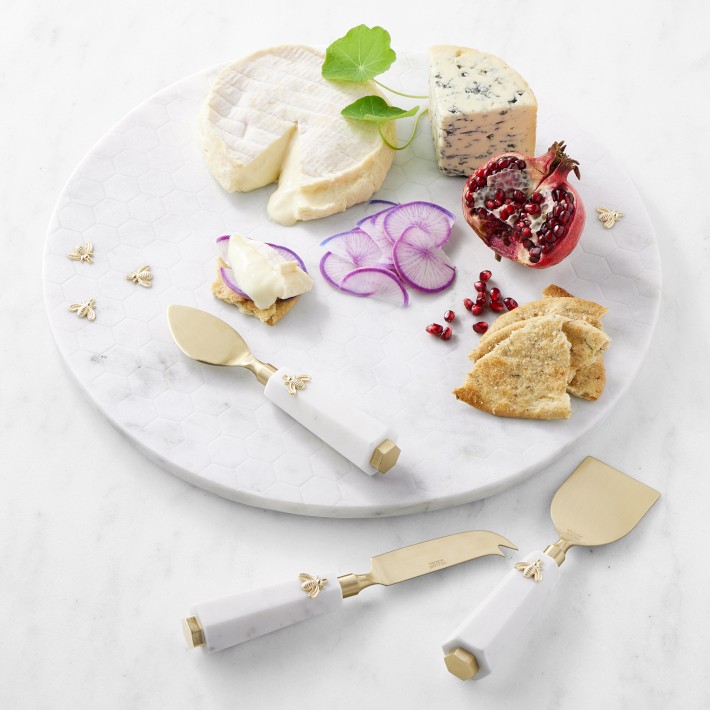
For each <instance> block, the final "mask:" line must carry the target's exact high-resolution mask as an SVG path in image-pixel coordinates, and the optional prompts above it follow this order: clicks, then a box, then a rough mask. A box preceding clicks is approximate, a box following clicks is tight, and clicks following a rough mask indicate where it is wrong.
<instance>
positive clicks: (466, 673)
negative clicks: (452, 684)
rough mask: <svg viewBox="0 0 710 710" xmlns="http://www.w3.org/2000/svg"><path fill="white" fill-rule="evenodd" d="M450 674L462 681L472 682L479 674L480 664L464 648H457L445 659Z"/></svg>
mask: <svg viewBox="0 0 710 710" xmlns="http://www.w3.org/2000/svg"><path fill="white" fill-rule="evenodd" d="M444 663H446V667H447V668H448V670H449V673H451V674H452V675H455V676H456V677H457V678H460V679H461V680H471V678H473V676H475V675H476V673H478V663H477V662H476V659H475V658H474V656H473V654H472V653H469V652H468V651H466V650H465V649H463V648H455V649H454V650H453V651H449V652H448V653H447V654H446V656H445V657H444Z"/></svg>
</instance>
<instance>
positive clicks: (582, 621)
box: [0, 0, 710, 709]
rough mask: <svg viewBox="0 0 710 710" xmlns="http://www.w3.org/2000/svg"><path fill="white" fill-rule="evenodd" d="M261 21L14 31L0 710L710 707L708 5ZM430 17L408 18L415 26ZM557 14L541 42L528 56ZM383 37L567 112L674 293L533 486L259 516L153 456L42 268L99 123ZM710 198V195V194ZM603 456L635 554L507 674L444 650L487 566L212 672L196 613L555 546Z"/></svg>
mask: <svg viewBox="0 0 710 710" xmlns="http://www.w3.org/2000/svg"><path fill="white" fill-rule="evenodd" d="M332 8H333V6H332V4H331V3H326V2H311V3H307V2H306V3H300V4H298V5H297V4H295V3H290V2H289V3H270V4H268V5H267V4H263V5H258V4H249V6H248V10H243V9H240V7H239V6H238V5H237V3H227V2H224V1H216V2H213V3H210V4H209V6H207V4H205V3H199V4H198V3H196V2H195V3H189V2H173V3H167V2H160V3H153V4H151V6H150V7H148V6H147V4H146V3H139V2H137V1H136V0H124V1H123V2H120V3H119V2H114V1H111V2H105V3H100V4H99V3H89V2H86V1H85V2H67V1H64V2H61V1H59V2H56V3H53V4H51V5H47V4H46V3H39V2H36V0H35V1H34V2H28V3H23V4H19V3H15V4H13V5H11V6H9V7H8V8H6V9H5V12H4V19H3V23H2V25H1V26H0V60H1V61H0V66H1V67H2V70H1V71H0V95H1V96H2V99H3V104H2V105H3V109H4V110H3V113H2V119H1V120H2V123H1V124H0V125H1V127H2V130H1V131H0V155H1V156H2V166H3V170H2V173H0V189H1V190H2V194H3V200H2V207H0V230H1V233H2V238H3V245H4V254H5V257H6V258H5V267H4V269H3V278H4V288H3V297H2V300H1V301H0V319H1V320H0V324H1V326H2V327H1V328H0V364H1V365H2V367H1V368H0V392H1V393H2V394H1V395H0V402H1V403H2V406H1V407H0V415H1V417H2V419H1V420H0V421H1V424H2V426H0V451H1V452H2V467H1V469H2V476H1V477H0V606H1V608H2V609H3V612H4V618H3V622H2V628H3V631H4V641H3V643H2V644H1V645H0V707H2V708H6V707H7V708H13V709H14V708H32V709H34V708H96V707H100V708H110V709H112V708H155V707H170V708H222V707H224V708H226V707H233V706H235V705H237V704H238V705H240V706H243V707H247V706H250V707H255V708H261V707H285V708H290V707H294V708H295V707H299V708H300V707H304V706H307V707H311V708H320V707H327V706H331V705H332V704H333V702H336V701H337V702H339V704H340V705H341V706H342V707H346V708H348V707H352V708H355V707H361V706H362V705H368V706H370V707H376V708H378V707H391V706H393V705H394V706H398V707H399V706H402V707H405V706H408V707H413V708H419V707H421V708H424V707H444V706H446V707H468V706H473V705H475V706H476V707H477V708H530V707H535V708H575V709H577V708H598V707H608V708H637V707H644V708H651V709H655V708H659V709H662V708H663V709H665V708H676V707H677V708H684V709H685V708H702V707H707V706H708V705H709V704H710V684H709V683H708V678H707V669H706V665H707V664H706V661H705V659H706V656H707V652H706V643H705V639H706V637H707V629H708V628H710V615H709V612H708V606H707V603H706V600H707V597H708V592H707V588H708V582H709V581H710V571H709V568H708V565H707V563H706V560H705V557H706V555H705V553H704V551H705V547H706V544H707V542H708V539H709V538H710V516H708V514H707V505H708V504H707V501H708V499H709V498H710V483H709V482H708V481H709V479H708V477H707V475H706V474H705V470H704V465H705V463H706V459H707V456H704V455H703V454H705V453H706V452H707V449H708V447H707V444H706V441H707V431H708V424H709V423H710V422H709V419H710V417H709V416H708V410H707V405H706V402H705V400H706V397H707V395H708V394H709V393H710V387H709V384H710V383H709V381H708V375H707V371H706V370H705V369H704V356H705V354H706V352H707V351H708V344H709V343H708V335H707V333H708V326H709V325H710V323H709V322H708V321H709V320H710V319H709V318H708V315H707V312H708V311H707V306H706V303H707V301H708V297H709V296H710V293H709V292H710V289H709V288H708V286H707V285H706V284H707V281H706V273H707V270H708V267H709V266H710V263H709V262H710V256H709V252H708V239H709V238H710V233H709V231H708V226H707V219H706V217H705V215H704V214H703V211H702V208H703V205H704V204H705V203H706V201H707V200H706V196H705V194H704V190H705V188H706V182H707V181H706V179H705V175H706V172H707V170H706V166H707V165H708V163H709V162H710V145H709V139H708V131H707V126H706V124H707V110H708V109H709V108H710V106H709V105H708V100H707V98H706V96H705V94H704V90H705V87H707V84H708V81H710V67H709V66H708V64H709V62H710V59H709V58H708V53H707V49H706V47H707V36H706V35H707V32H706V29H707V25H708V22H707V20H708V11H707V9H706V7H705V4H704V3H702V2H699V0H694V1H692V2H686V3H683V4H682V5H681V4H678V5H677V7H674V6H673V5H672V4H671V3H667V2H649V3H646V4H644V5H640V4H634V5H633V6H632V5H631V4H629V5H622V4H621V3H612V2H606V1H603V2H598V3H594V4H588V6H583V7H577V6H575V5H568V6H559V5H558V6H557V7H556V8H555V10H554V14H552V15H548V13H549V11H550V8H551V4H550V3H543V2H522V1H521V2H508V3H505V4H504V5H503V4H501V3H497V4H495V5H494V4H492V3H488V4H482V3H472V2H470V1H467V2H456V3H451V4H449V5H448V6H446V8H442V7H432V6H426V7H425V8H424V9H422V10H418V11H417V12H416V13H414V12H413V11H412V10H411V9H408V8H407V7H405V6H404V5H401V6H400V5H399V4H397V5H395V4H394V3H393V4H391V6H387V7H385V6H384V4H383V3H381V2H369V1H368V2H361V3H359V4H358V5H357V7H355V6H354V5H353V6H349V5H338V6H337V15H338V19H337V20H334V19H331V18H330V15H332V14H334V13H333V9H332ZM408 13H412V16H407V15H408ZM537 18H541V19H544V24H545V28H546V29H545V34H544V35H539V34H538V35H534V36H531V37H529V38H526V34H525V33H526V32H529V28H530V27H531V25H533V23H534V20H536V19H537ZM360 22H365V23H368V24H381V25H383V26H385V27H387V28H388V29H389V30H390V31H391V32H392V34H393V36H394V43H395V46H396V47H403V48H408V49H415V50H417V49H424V48H426V47H427V46H429V45H430V44H435V43H458V44H464V45H474V46H476V45H477V46H479V47H480V48H482V49H486V50H489V51H492V52H494V53H497V54H499V55H501V56H503V57H505V58H506V59H508V60H509V61H510V63H511V64H512V65H513V66H516V67H517V68H519V69H520V70H521V71H524V73H525V75H526V77H527V78H528V79H529V81H530V82H531V84H532V86H533V87H534V89H535V91H536V93H537V96H538V99H539V100H540V101H545V100H546V99H549V100H553V99H555V100H557V99H558V97H559V96H560V95H561V94H564V95H566V96H567V97H568V101H569V111H570V112H571V113H573V114H574V115H575V116H576V117H578V118H579V120H580V121H581V122H584V123H586V124H587V125H588V126H589V127H590V128H591V129H593V130H594V132H595V134H596V135H597V136H598V137H599V139H600V140H602V141H603V142H604V144H605V145H607V146H609V147H610V148H611V149H613V151H614V152H615V154H616V157H617V158H618V159H619V160H620V161H621V162H622V164H623V165H624V166H625V167H626V169H627V170H628V171H629V172H630V173H631V175H632V176H633V177H634V179H635V181H636V184H637V186H638V188H639V190H640V192H641V194H642V196H643V198H644V200H645V203H646V205H647V208H648V210H649V212H650V214H651V216H652V218H653V220H654V223H655V226H656V229H657V231H658V233H659V238H660V247H661V253H662V257H663V260H664V298H663V303H662V313H661V319H660V324H659V328H658V330H657V333H656V335H655V337H654V341H653V345H652V350H651V353H650V355H649V357H648V358H647V360H646V362H645V364H644V366H643V368H642V370H641V372H640V374H639V376H638V377H637V379H636V381H635V382H634V383H633V384H632V386H631V387H630V389H629V391H628V393H627V394H626V396H625V397H624V398H623V399H622V401H621V402H620V404H619V406H618V407H617V408H616V409H615V411H614V412H613V413H612V414H611V416H610V417H609V418H608V419H607V420H606V421H605V422H603V423H602V424H601V425H599V426H598V427H597V428H596V429H595V430H594V432H593V433H592V434H591V435H589V436H588V437H587V438H586V440H585V441H584V443H583V444H580V445H579V446H577V447H575V449H574V450H572V451H570V452H568V453H566V454H565V455H564V456H562V457H561V458H559V459H558V460H557V461H556V462H555V463H554V464H553V465H551V466H550V467H549V468H548V469H547V470H546V471H544V472H542V473H540V474H539V475H537V476H536V477H534V478H533V479H531V480H529V481H527V482H526V483H524V484H522V485H520V486H518V487H515V488H513V489H511V490H508V491H506V492H504V493H501V494H499V495H498V496H496V497H494V498H489V499H486V500H483V501H480V502H477V503H471V504H468V505H465V506H461V507H458V508H454V509H450V510H444V511H436V512H431V513H427V514H419V515H414V516H405V517H400V518H388V519H374V520H357V519H350V520H333V519H318V518H306V517H296V516H290V515H286V514H282V513H275V512H267V511H261V510H258V509H255V508H248V507H245V506H241V505H239V504H236V503H233V502H230V501H227V500H224V499H221V498H218V497H216V496H213V495H211V494H209V493H206V492H204V491H201V490H199V489H197V488H194V487H191V486H190V485H188V484H186V483H184V482H182V481H180V480H179V479H177V478H176V477H174V476H172V475H170V474H168V473H166V472H164V471H163V470H162V469H160V468H159V467H157V466H156V465H154V464H153V463H151V462H149V461H148V460H147V459H145V458H144V457H143V456H142V455H141V454H140V453H138V452H137V451H135V450H134V449H133V448H132V447H131V446H130V445H129V444H128V443H127V442H126V440H125V439H124V438H123V436H121V435H120V434H119V433H118V432H116V431H115V430H114V429H113V428H112V427H111V425H110V424H109V423H108V422H106V421H105V420H104V419H103V418H102V417H101V416H98V415H97V414H96V413H95V412H94V410H93V409H92V407H91V406H90V405H89V404H88V403H87V401H86V400H85V399H84V398H83V396H82V395H81V394H80V392H79V391H78V389H77V388H76V387H75V386H74V385H73V383H72V382H71V380H70V379H69V377H68V375H67V372H66V370H65V368H64V366H63V365H62V361H61V358H60V357H59V355H58V353H57V351H56V348H55V346H54V342H53V339H52V337H51V334H50V332H49V328H48V323H47V318H46V315H45V313H44V308H43V304H42V294H41V276H40V262H41V257H42V251H43V241H44V234H45V230H46V226H47V223H48V221H49V216H50V214H51V211H52V208H53V204H54V201H55V200H56V197H57V195H58V194H59V192H60V191H61V189H62V186H63V184H64V182H65V181H66V180H67V178H68V177H69V175H70V174H71V172H72V170H73V169H74V167H75V165H76V164H77V163H78V161H79V160H80V159H81V158H82V156H83V155H84V154H85V153H86V151H87V150H88V149H89V148H90V147H91V146H92V145H93V143H94V142H95V141H96V140H97V139H98V138H99V137H100V136H101V135H102V134H103V133H104V131H105V130H106V129H107V128H108V127H109V126H110V125H112V124H113V123H114V122H115V121H116V120H118V119H119V118H120V117H121V116H122V115H123V114H125V113H126V112H127V111H129V110H130V109H131V108H132V107H133V106H135V105H136V104H137V103H139V102H140V101H142V100H143V99H145V98H146V97H147V96H149V95H151V94H152V93H154V92H155V91H158V90H159V89H161V88H162V87H163V86H165V85H167V84H169V83H171V82H173V81H175V80H177V79H179V78H181V77H183V76H186V75H188V74H190V73H192V72H194V71H197V70H199V69H202V68H204V67H207V66H212V65H215V64H218V63H219V62H222V61H226V60H228V59H230V58H232V57H234V56H238V55H241V54H243V53H246V52H247V51H249V50H251V49H256V48H258V47H260V46H263V45H265V44H275V43H278V42H293V41H303V42H306V43H313V44H326V43H328V42H329V41H330V40H331V39H332V38H333V37H335V36H337V35H338V34H340V33H342V32H343V31H344V30H346V29H347V28H348V27H350V26H352V25H355V24H358V23H360ZM704 183H705V184H704ZM586 454H591V455H595V456H597V457H599V458H602V459H604V460H606V461H607V462H608V463H610V464H612V465H615V466H617V467H618V468H620V469H622V470H624V471H626V472H627V473H629V474H631V475H635V476H638V477H639V478H641V479H642V480H644V481H645V482H646V483H649V484H650V485H653V486H655V487H656V488H658V489H659V490H660V491H661V493H662V497H661V499H660V501H659V503H658V504H657V505H656V506H655V508H654V509H653V510H652V511H651V513H650V514H649V515H648V516H647V518H646V519H645V520H644V521H643V522H642V524H641V525H640V526H639V528H638V529H637V530H636V531H634V532H633V533H632V534H631V535H630V536H629V537H628V538H626V539H624V540H623V541H621V542H619V543H617V544H615V545H614V546H610V547H607V548H597V549H594V550H587V549H579V550H575V551H574V552H573V553H571V555H570V559H569V561H568V562H567V563H566V564H565V569H564V573H565V574H564V575H563V578H562V580H561V582H560V583H559V585H558V587H557V590H556V592H555V595H556V597H555V602H554V603H553V604H551V605H549V606H548V607H547V608H546V609H545V610H543V613H542V614H541V616H540V617H538V618H537V619H536V620H535V621H534V622H533V625H532V626H531V627H530V628H529V629H528V630H527V631H526V632H525V633H524V634H522V635H521V639H520V645H519V647H518V648H517V649H515V650H514V651H513V652H512V654H511V658H510V663H509V665H508V667H507V668H504V669H501V670H500V672H499V673H498V674H497V675H494V676H491V677H490V678H487V679H485V680H483V681H481V682H480V683H468V684H464V683H461V682H460V681H458V680H457V679H455V678H453V677H452V676H450V675H449V674H448V673H447V672H446V670H445V668H444V666H443V663H442V660H441V653H440V649H439V646H440V643H441V642H442V640H443V639H444V638H445V637H446V636H447V635H448V634H449V632H450V631H451V630H452V628H453V627H454V626H455V625H456V624H457V623H458V621H459V620H460V619H461V618H462V617H463V616H464V615H465V614H466V613H467V612H468V610H469V609H471V608H472V606H473V604H474V603H475V602H476V600H478V599H480V598H481V597H482V595H483V594H484V593H485V592H486V590H488V589H489V588H490V587H491V586H492V585H493V584H494V583H495V582H496V581H497V580H498V579H499V578H500V576H501V575H502V574H503V573H504V571H505V563H504V562H502V561H500V560H498V559H486V560H480V561H478V562H476V563H472V564H471V565H466V566H463V567H460V568H456V569H452V570H448V571H446V572H444V573H442V574H440V575H433V576H429V577H427V578H424V579H420V580H417V581H413V582H411V583H409V584H408V585H400V586H397V587H392V588H389V589H380V588H375V589H371V590H366V591H365V592H363V594H362V595H361V596H360V597H358V598H355V599H352V600H348V602H346V604H345V605H344V609H343V611H342V613H340V614H337V615H330V616H324V617H320V618H318V619H314V620H313V621H311V622H309V623H308V624H304V625H301V626H297V627H293V628H292V629H290V630H288V631H284V632H281V633H279V634H273V635H271V636H266V637H263V638H262V639H259V640H256V641H254V642H252V643H251V644H247V645H244V646H241V647H238V648H235V649H232V650H229V651H225V652H223V653H221V654H216V655H213V656H203V655H201V654H199V653H189V652H187V651H185V650H184V648H183V646H182V639H181V636H180V631H179V625H178V621H179V619H180V618H181V616H182V615H183V614H184V612H185V610H186V609H187V608H189V606H190V605H191V604H192V603H194V602H196V601H199V600H201V599H205V598H209V597H212V596H215V595H217V594H220V593H223V592H224V593H228V592H231V591H236V590H238V589H243V588H248V587H250V586H256V585H258V584H266V583H273V582H278V581H280V580H282V579H284V578H285V577H287V576H290V575H293V574H297V573H298V572H300V571H302V570H306V569H309V570H313V571H314V572H316V571H317V570H318V569H338V570H342V572H343V573H345V572H349V571H355V572H359V571H365V569H366V568H367V563H368V559H369V556H370V555H372V554H376V553H379V552H383V551H385V550H387V549H391V548H394V547H397V546H399V545H402V544H407V543H411V542H414V541H417V540H419V539H423V538H427V537H436V536H439V535H443V534H447V533H450V532H455V531H457V530H462V529H467V528H472V527H478V528H489V529H494V530H496V531H498V532H501V533H502V534H504V535H506V536H507V537H509V538H510V539H511V540H513V541H514V542H516V543H517V544H518V545H519V546H520V547H521V548H522V549H524V550H525V549H533V548H535V547H537V546H538V545H543V546H544V545H545V544H547V543H548V542H552V541H553V540H554V529H553V528H552V525H551V523H550V521H549V515H548V505H549V500H550V498H551V496H552V494H553V492H554V491H555V489H556V488H557V486H558V485H559V483H560V482H561V480H562V479H563V478H564V476H565V474H566V473H568V472H569V471H571V470H572V468H573V467H574V466H575V465H576V463H577V462H578V461H579V460H580V459H581V458H582V457H583V456H584V455H586Z"/></svg>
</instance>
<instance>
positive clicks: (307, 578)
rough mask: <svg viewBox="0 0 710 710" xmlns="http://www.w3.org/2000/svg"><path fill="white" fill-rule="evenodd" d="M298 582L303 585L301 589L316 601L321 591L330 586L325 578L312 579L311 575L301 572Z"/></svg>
mask: <svg viewBox="0 0 710 710" xmlns="http://www.w3.org/2000/svg"><path fill="white" fill-rule="evenodd" d="M298 581H299V582H300V583H301V589H302V590H303V591H304V592H305V593H306V594H307V595H308V596H309V597H310V598H311V599H315V598H316V597H317V596H318V594H319V593H320V590H321V589H323V587H325V585H326V584H328V580H327V579H326V578H325V577H311V575H310V574H306V573H305V572H301V574H299V575H298Z"/></svg>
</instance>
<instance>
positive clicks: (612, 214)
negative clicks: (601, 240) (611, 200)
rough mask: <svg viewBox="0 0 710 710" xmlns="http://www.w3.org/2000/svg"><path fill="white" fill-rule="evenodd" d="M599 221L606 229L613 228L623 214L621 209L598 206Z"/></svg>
mask: <svg viewBox="0 0 710 710" xmlns="http://www.w3.org/2000/svg"><path fill="white" fill-rule="evenodd" d="M597 212H598V213H599V221H600V222H601V223H602V224H603V225H604V227H605V228H606V229H611V228H612V227H613V226H614V225H615V224H616V223H617V222H618V221H619V220H620V219H621V218H622V217H623V216H624V213H623V212H620V211H619V210H608V209H607V208H606V207H597Z"/></svg>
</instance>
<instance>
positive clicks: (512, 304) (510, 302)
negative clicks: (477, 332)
mask: <svg viewBox="0 0 710 710" xmlns="http://www.w3.org/2000/svg"><path fill="white" fill-rule="evenodd" d="M503 303H505V307H506V308H507V309H508V310H509V311H512V310H513V309H515V308H517V307H518V302H517V301H516V300H515V299H514V298H510V297H508V298H504V299H503Z"/></svg>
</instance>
